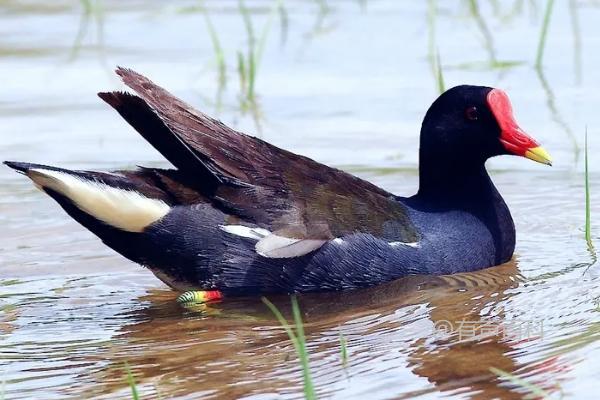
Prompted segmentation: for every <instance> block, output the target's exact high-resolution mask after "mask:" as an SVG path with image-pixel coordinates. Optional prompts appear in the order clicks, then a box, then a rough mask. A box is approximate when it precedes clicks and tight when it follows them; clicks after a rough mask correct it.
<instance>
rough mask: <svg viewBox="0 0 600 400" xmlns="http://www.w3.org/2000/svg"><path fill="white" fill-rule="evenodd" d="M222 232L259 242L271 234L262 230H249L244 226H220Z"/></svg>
mask: <svg viewBox="0 0 600 400" xmlns="http://www.w3.org/2000/svg"><path fill="white" fill-rule="evenodd" d="M220 228H221V230H222V231H224V232H227V233H231V234H232V235H236V236H241V237H245V238H249V239H256V240H260V239H262V238H264V237H265V236H268V235H270V234H271V232H269V231H268V230H266V229H263V228H250V227H248V226H244V225H220Z"/></svg>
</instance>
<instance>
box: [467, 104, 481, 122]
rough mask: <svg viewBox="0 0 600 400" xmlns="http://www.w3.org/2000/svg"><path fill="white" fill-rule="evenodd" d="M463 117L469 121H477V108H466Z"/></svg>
mask: <svg viewBox="0 0 600 400" xmlns="http://www.w3.org/2000/svg"><path fill="white" fill-rule="evenodd" d="M465 117H466V118H467V119H468V120H469V121H477V119H478V118H479V115H478V113H477V107H475V106H473V107H469V108H467V109H466V110H465Z"/></svg>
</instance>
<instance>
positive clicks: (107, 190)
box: [4, 161, 171, 233]
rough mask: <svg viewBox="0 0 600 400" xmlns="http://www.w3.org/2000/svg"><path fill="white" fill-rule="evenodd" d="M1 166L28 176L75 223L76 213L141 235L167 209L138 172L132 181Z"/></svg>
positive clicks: (161, 196) (23, 165)
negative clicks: (55, 201)
mask: <svg viewBox="0 0 600 400" xmlns="http://www.w3.org/2000/svg"><path fill="white" fill-rule="evenodd" d="M4 163H5V164H6V165H8V166H9V167H11V168H13V169H14V170H16V171H18V172H20V173H22V174H24V175H26V176H27V177H29V178H30V179H31V180H32V181H33V183H34V184H35V185H36V186H37V187H38V188H39V189H40V190H42V191H44V192H46V193H48V194H49V195H50V196H51V197H53V198H54V199H55V200H57V201H58V202H59V204H61V206H63V208H65V211H67V212H68V213H69V214H70V215H71V216H72V217H73V218H75V219H76V220H77V221H79V222H82V221H81V219H82V218H81V217H82V216H81V215H79V214H80V213H84V214H86V215H87V216H89V217H92V218H93V219H95V220H96V221H97V222H98V223H101V224H104V225H107V226H109V227H112V228H115V229H119V230H121V231H125V232H142V231H143V230H144V229H145V228H146V227H147V226H149V225H151V224H152V223H154V222H156V221H157V220H159V219H160V218H162V217H163V216H165V215H166V214H167V213H168V212H169V210H170V208H171V207H170V205H169V203H168V196H167V195H166V194H165V193H164V192H163V191H161V190H160V189H158V188H156V186H154V185H152V182H149V181H148V180H143V179H139V178H140V177H143V176H142V174H140V173H139V172H138V174H137V175H136V178H138V179H137V180H133V179H132V178H131V176H126V175H123V174H120V173H107V172H92V171H71V170H67V169H62V168H56V167H51V166H47V165H40V164H30V163H23V162H14V161H5V162H4ZM130 175H131V173H130ZM65 204H68V205H69V206H68V207H65ZM73 207H75V208H76V210H75V209H74V208H73ZM86 219H87V218H86ZM86 225H87V224H86ZM86 227H87V228H88V229H90V227H88V226H86ZM90 230H92V231H94V230H93V229H90ZM94 233H96V232H94Z"/></svg>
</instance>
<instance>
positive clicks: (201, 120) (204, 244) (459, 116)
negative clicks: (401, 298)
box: [5, 68, 551, 297]
mask: <svg viewBox="0 0 600 400" xmlns="http://www.w3.org/2000/svg"><path fill="white" fill-rule="evenodd" d="M117 74H118V75H119V76H121V78H122V79H123V81H124V82H125V84H126V85H127V86H129V87H130V88H131V89H133V90H134V91H135V92H136V93H137V95H134V94H130V93H122V92H108V93H99V96H100V98H102V99H103V100H104V101H106V102H107V103H108V104H110V105H111V106H112V107H113V108H115V109H116V110H117V111H118V112H119V113H120V114H121V116H122V117H123V118H125V120H126V121H127V122H128V123H129V124H131V126H133V127H134V128H135V129H136V130H137V131H138V132H139V133H140V134H141V135H142V136H143V137H144V138H145V139H146V140H147V141H148V142H150V144H151V145H152V146H154V147H155V148H156V149H157V150H158V151H159V152H160V153H161V154H162V155H163V156H164V157H165V158H166V159H167V160H168V161H170V162H171V164H172V165H173V166H174V167H175V168H174V169H158V168H142V167H141V168H139V169H137V170H134V171H114V172H95V171H71V170H66V169H62V168H56V167H50V166H45V165H39V164H30V163H23V162H12V161H7V162H5V164H7V165H8V166H9V167H11V168H14V169H15V170H17V171H19V172H21V173H23V174H25V175H27V176H28V177H29V178H30V179H31V180H32V181H33V182H34V183H35V185H36V186H37V187H39V188H40V189H41V190H43V191H44V192H46V193H47V194H48V195H49V196H51V197H52V198H53V199H54V200H56V201H57V202H58V203H59V204H60V205H61V206H62V208H63V209H64V210H65V211H66V212H67V213H68V214H69V215H70V216H71V217H73V218H74V219H75V220H77V221H78V222H79V223H80V224H82V225H83V226H84V227H86V228H87V229H89V230H90V231H92V232H93V233H94V234H95V235H97V236H98V237H99V238H100V239H101V240H102V241H103V242H104V243H105V244H106V245H107V246H109V247H111V248H112V249H114V250H115V251H117V252H119V253H120V254H122V255H123V256H125V257H127V258H128V259H130V260H132V261H135V262H137V263H139V264H142V265H144V266H146V267H148V268H149V269H150V270H151V271H152V272H153V273H154V274H155V275H156V276H157V277H158V278H160V279H161V280H162V281H164V282H165V283H166V284H168V285H169V286H171V287H173V288H175V289H178V290H189V289H196V290H207V291H211V293H213V295H215V296H217V297H220V296H221V295H222V294H223V295H248V294H259V293H273V292H310V291H327V290H342V289H353V288H359V287H366V286H372V285H376V284H379V283H382V282H386V281H391V280H394V279H396V278H400V277H402V276H406V275H411V274H451V273H456V272H465V271H473V270H478V269H482V268H486V267H491V266H494V265H498V264H501V263H504V262H506V261H508V260H509V259H510V258H511V257H512V254H513V251H514V247H515V227H514V224H513V220H512V218H511V215H510V212H509V210H508V207H507V206H506V204H505V202H504V200H503V199H502V197H501V196H500V193H498V191H497V190H496V188H495V187H494V184H493V183H492V181H491V179H490V177H489V175H488V173H487V171H486V169H485V165H484V164H485V161H486V160H487V159H488V158H490V157H493V156H497V155H502V154H515V155H519V156H524V157H527V158H530V159H532V160H535V161H538V162H541V163H545V164H550V163H551V160H550V157H549V155H548V154H547V153H546V151H545V150H544V149H543V148H542V147H540V146H539V145H538V144H537V142H536V141H534V140H533V139H532V138H530V137H529V136H527V135H526V134H525V133H524V132H523V131H522V130H521V129H520V128H519V126H518V125H517V124H516V122H515V120H514V118H513V115H512V110H511V105H510V101H509V100H508V97H507V95H506V94H505V93H504V92H503V91H501V90H499V89H493V88H489V87H482V86H467V85H463V86H457V87H454V88H452V89H450V90H448V91H446V92H445V93H443V94H442V95H441V96H440V97H439V98H438V99H437V100H436V101H435V102H434V103H433V105H432V106H431V107H430V108H429V110H428V111H427V114H426V115H425V119H424V121H423V125H422V128H421V142H420V151H419V156H420V165H419V171H420V175H419V191H418V192H417V194H415V195H414V196H411V197H400V196H396V195H394V194H391V193H388V192H387V191H385V190H383V189H381V188H379V187H377V186H375V185H373V184H371V183H369V182H366V181H364V180H362V179H360V178H357V177H355V176H353V175H350V174H348V173H346V172H343V171H340V170H337V169H334V168H330V167H327V166H325V165H323V164H320V163H317V162H315V161H313V160H311V159H309V158H306V157H303V156H300V155H296V154H294V153H291V152H289V151H286V150H282V149H279V148H277V147H275V146H273V145H271V144H269V143H267V142H265V141H263V140H261V139H258V138H255V137H252V136H248V135H245V134H243V133H240V132H237V131H235V130H233V129H231V128H229V127H227V126H226V125H224V124H223V123H221V122H219V121H217V120H215V119H212V118H210V117H209V116H207V115H205V114H203V113H201V112H199V111H197V110H194V109H193V108H192V107H191V106H189V105H187V104H186V103H184V102H182V101H181V100H179V99H177V98H176V97H174V96H173V95H171V94H170V93H168V92H167V91H166V90H164V89H162V88H161V87H159V86H157V85H155V84H154V83H153V82H151V81H150V80H149V79H147V78H146V77H144V76H142V75H140V74H138V73H136V72H134V71H132V70H129V69H124V68H118V69H117Z"/></svg>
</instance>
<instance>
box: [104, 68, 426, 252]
mask: <svg viewBox="0 0 600 400" xmlns="http://www.w3.org/2000/svg"><path fill="white" fill-rule="evenodd" d="M117 74H118V75H119V76H121V78H122V79H123V82H124V83H125V84H126V85H127V86H129V87H130V88H132V89H133V90H134V91H135V92H136V93H137V94H138V95H139V97H138V96H134V95H131V94H126V93H119V92H112V93H100V94H99V95H100V97H101V98H102V99H104V100H105V101H106V102H108V103H109V104H110V105H111V106H113V107H114V108H115V109H116V110H117V111H118V112H119V113H120V114H121V115H122V116H123V117H124V118H125V119H126V120H127V121H128V122H129V123H130V124H131V125H132V126H133V127H134V128H135V129H136V130H137V131H138V132H139V133H140V134H141V135H142V136H143V137H144V138H146V139H147V140H148V141H149V142H150V143H151V144H152V145H153V146H154V147H155V148H156V149H157V150H158V151H160V152H161V153H162V154H163V155H164V156H165V157H166V158H167V159H168V160H169V161H170V162H171V163H172V164H173V165H175V166H176V167H177V168H178V169H179V170H180V171H181V172H182V173H184V174H185V175H187V176H188V177H189V178H190V179H189V180H190V182H189V185H190V187H193V188H194V190H197V191H198V192H199V193H201V195H202V196H203V197H207V198H210V199H211V201H212V202H213V204H214V205H215V206H216V207H219V208H220V209H222V210H224V211H226V212H228V213H230V214H232V215H235V216H238V217H240V218H242V219H244V220H246V221H248V222H250V223H254V224H256V225H258V226H260V227H263V228H267V229H269V230H270V231H272V232H274V233H277V235H279V236H283V237H288V238H298V239H324V240H327V239H331V238H335V237H339V236H342V235H344V234H348V233H353V232H368V233H372V234H375V235H378V236H388V235H391V236H393V238H394V240H403V241H407V242H413V241H415V240H417V237H416V236H417V235H416V232H415V230H414V228H413V227H412V225H411V223H410V220H409V219H408V217H407V214H406V210H405V208H404V206H403V205H402V204H401V203H399V202H397V201H396V200H394V199H393V196H392V195H391V194H390V193H388V192H386V191H384V190H383V189H381V188H378V187H377V186H375V185H373V184H371V183H369V182H366V181H364V180H362V179H359V178H357V177H355V176H353V175H350V174H348V173H346V172H343V171H340V170H337V169H335V168H330V167H327V166H325V165H323V164H320V163H318V162H316V161H314V160H312V159H310V158H307V157H303V156H299V155H297V154H294V153H291V152H289V151H286V150H282V149H279V148H277V147H275V146H273V145H271V144H269V143H267V142H265V141H263V140H261V139H258V138H255V137H252V136H248V135H245V134H243V133H240V132H237V131H235V130H233V129H231V128H229V127H227V126H226V125H224V124H223V123H222V122H220V121H217V120H215V119H213V118H210V117H209V116H207V115H205V114H203V113H201V112H200V111H197V110H195V109H193V108H192V107H191V106H189V105H188V104H186V103H184V102H183V101H181V100H179V99H178V98H176V97H175V96H173V95H171V94H170V93H169V92H167V91H166V90H164V89H163V88H161V87H159V86H157V85H155V84H154V83H153V82H152V81H150V80H149V79H148V78H146V77H144V76H142V75H140V74H138V73H136V72H134V71H132V70H129V69H124V68H118V69H117Z"/></svg>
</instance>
